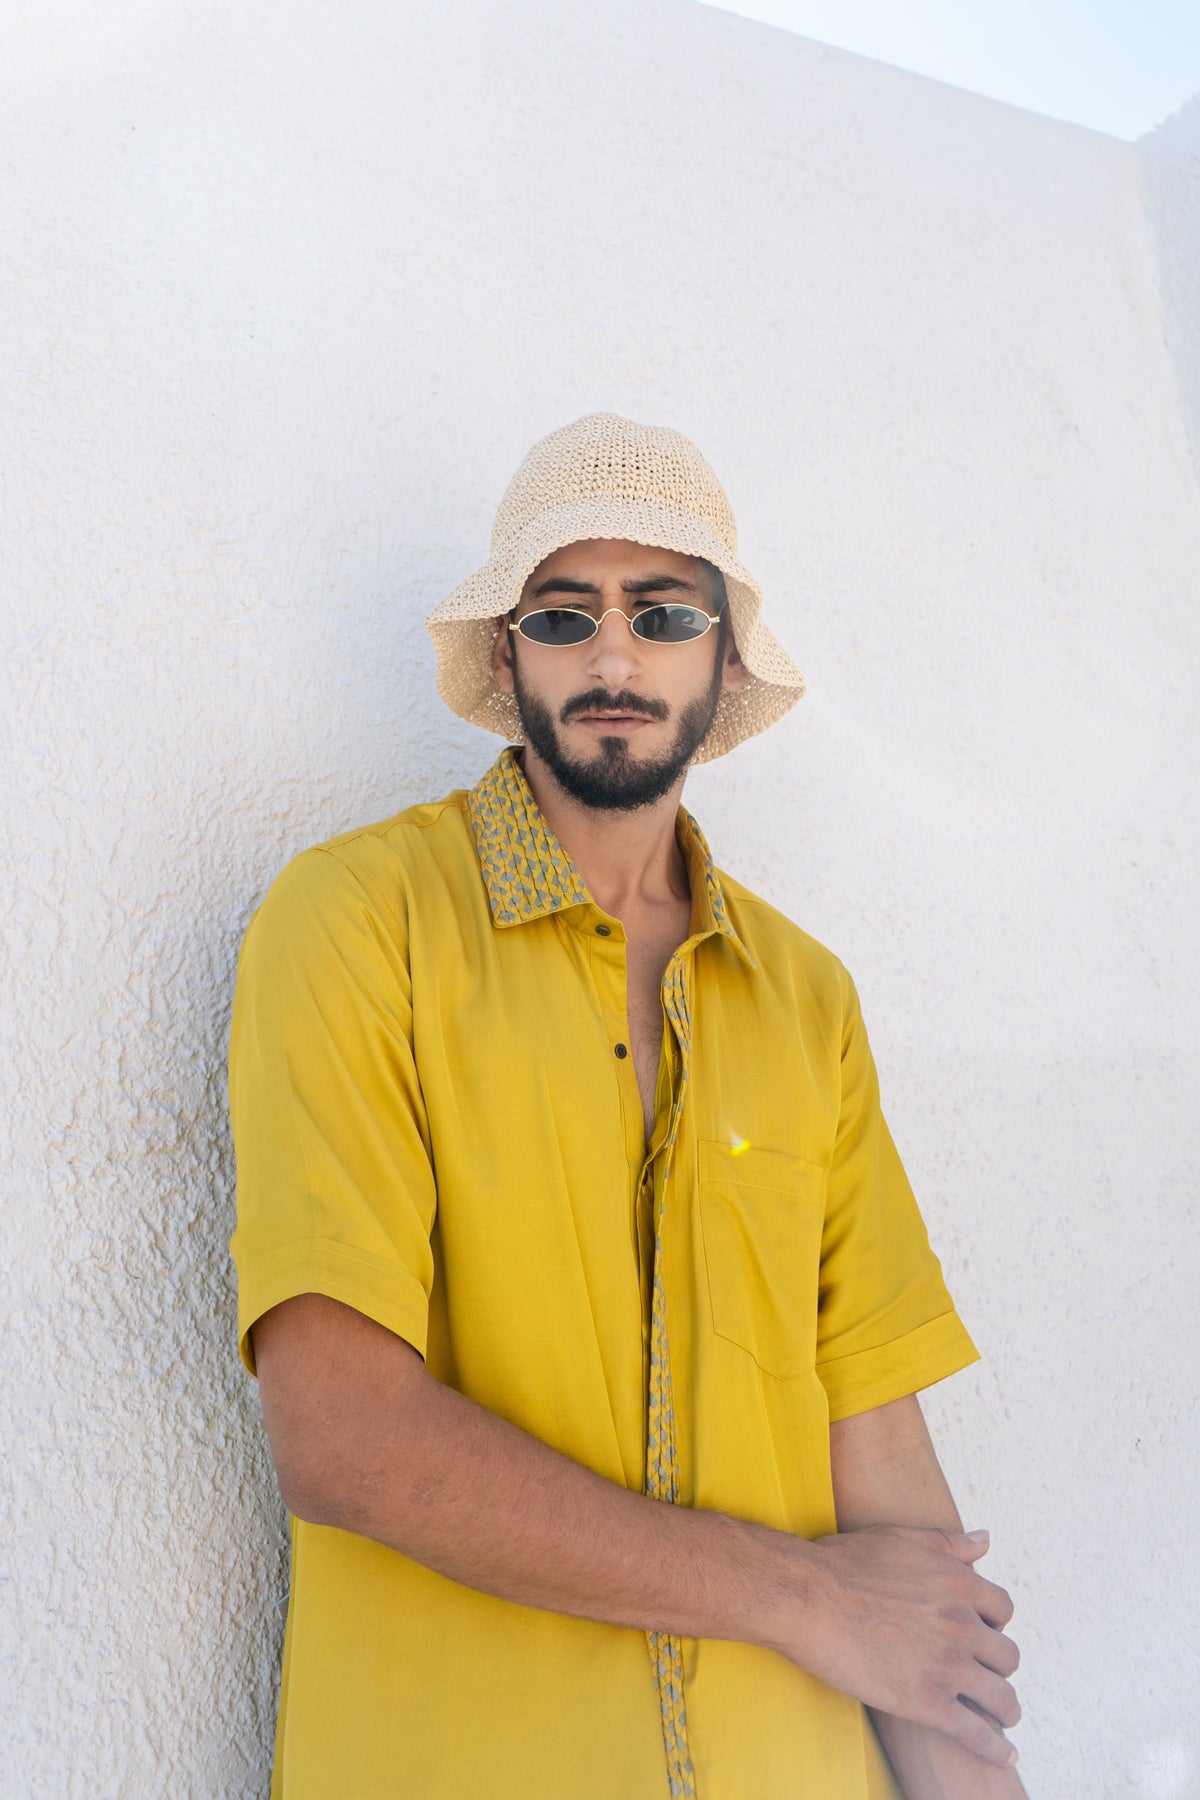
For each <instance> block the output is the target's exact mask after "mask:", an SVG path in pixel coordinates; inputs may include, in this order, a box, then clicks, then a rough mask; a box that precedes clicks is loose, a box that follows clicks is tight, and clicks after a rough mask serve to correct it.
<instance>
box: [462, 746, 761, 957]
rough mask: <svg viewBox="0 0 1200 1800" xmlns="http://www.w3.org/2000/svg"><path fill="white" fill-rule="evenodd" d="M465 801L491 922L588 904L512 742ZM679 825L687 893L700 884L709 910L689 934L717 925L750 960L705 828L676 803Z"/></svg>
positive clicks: (515, 921)
mask: <svg viewBox="0 0 1200 1800" xmlns="http://www.w3.org/2000/svg"><path fill="white" fill-rule="evenodd" d="M467 809H468V813H469V815H470V820H471V829H472V831H473V832H474V834H475V848H476V851H477V853H478V856H479V867H480V872H481V873H482V875H483V884H484V886H485V888H486V889H487V896H488V904H489V905H490V907H491V910H492V923H493V924H494V925H496V926H504V925H525V924H528V922H529V921H530V920H531V919H540V918H544V917H545V916H546V915H547V914H548V913H556V912H562V911H563V910H564V909H565V908H567V907H569V906H589V905H591V904H592V897H591V895H590V894H589V893H588V891H587V888H586V887H585V886H584V883H583V877H582V876H581V875H580V873H579V871H578V869H577V868H576V867H575V864H574V863H573V862H572V861H571V859H570V857H569V856H568V855H567V853H566V851H565V850H564V849H563V847H562V845H561V844H560V843H559V841H558V839H557V838H556V837H555V836H554V833H553V832H552V831H551V830H550V827H549V826H548V825H547V823H546V820H545V818H544V817H543V814H542V811H541V808H540V807H539V806H538V803H537V801H536V800H535V799H534V797H533V794H532V792H531V790H530V787H529V783H528V782H527V781H526V780H525V777H524V775H523V774H522V773H521V767H520V764H519V763H518V761H517V752H516V750H514V749H512V748H511V747H510V748H509V749H507V750H504V751H502V752H501V754H500V755H499V756H498V757H497V759H496V761H495V762H494V763H493V764H492V766H491V768H490V769H489V770H488V771H487V773H486V774H485V775H484V776H483V777H482V778H481V780H480V781H478V782H477V783H476V785H475V786H474V787H473V788H472V789H471V792H470V794H469V796H468V801H467ZM678 832H679V844H680V848H681V849H682V851H683V853H684V856H685V857H686V858H687V863H688V873H689V875H690V877H691V882H692V893H693V895H695V894H696V893H697V890H698V888H699V890H700V891H701V893H702V896H703V898H702V903H701V904H702V911H704V912H707V914H708V920H706V921H704V923H703V924H702V927H701V931H700V932H699V933H697V934H695V935H702V936H707V935H708V934H709V933H710V932H718V933H720V935H721V936H722V937H725V938H728V939H729V942H730V943H731V944H732V945H733V946H734V948H735V949H736V950H737V951H738V952H739V954H740V955H741V956H742V958H743V959H744V961H745V962H746V963H747V964H748V965H749V967H750V968H754V966H755V964H754V959H753V957H752V956H751V955H750V952H749V951H748V950H747V949H746V946H745V945H744V944H743V942H742V940H741V938H740V937H739V936H738V934H737V932H736V931H735V930H734V928H733V926H732V925H731V924H730V921H729V913H728V910H727V908H726V905H725V895H724V893H723V892H722V889H721V880H720V877H719V875H718V874H717V872H716V869H715V868H714V866H713V859H712V854H711V852H710V850H709V848H708V844H707V842H706V841H705V837H704V833H703V832H702V831H701V829H700V827H699V825H697V823H696V821H695V819H693V817H692V815H691V813H689V812H688V811H686V809H685V808H683V807H680V809H679V825H678Z"/></svg>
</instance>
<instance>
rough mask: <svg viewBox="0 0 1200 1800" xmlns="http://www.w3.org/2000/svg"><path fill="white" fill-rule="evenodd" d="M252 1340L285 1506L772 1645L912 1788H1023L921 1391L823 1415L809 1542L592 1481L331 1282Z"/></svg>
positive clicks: (467, 1569)
mask: <svg viewBox="0 0 1200 1800" xmlns="http://www.w3.org/2000/svg"><path fill="white" fill-rule="evenodd" d="M253 1339H254V1353H255V1362H256V1366H257V1371H258V1376H259V1382H260V1387H261V1393H262V1405H263V1416H264V1419H265V1421H266V1426H267V1433H268V1436H269V1438H270V1442H271V1449H272V1453H273V1455H274V1458H275V1466H276V1470H277V1473H278V1476H279V1486H280V1491H281V1493H282V1495H283V1499H284V1502H285V1504H286V1505H287V1506H288V1507H289V1509H290V1510H291V1511H292V1512H293V1513H295V1514H296V1515H297V1517H299V1518H302V1519H305V1520H308V1521H310V1522H312V1523H314V1524H319V1525H330V1526H335V1527H337V1528H339V1529H341V1530H344V1531H352V1532H355V1533H357V1534H359V1535H360V1536H363V1537H369V1538H373V1539H375V1540H377V1541H378V1542H379V1543H382V1544H387V1545H389V1546H391V1547H392V1548H393V1549H396V1550H400V1551H402V1552H403V1553H404V1554H405V1555H406V1556H410V1557H412V1558H414V1559H415V1560H416V1561H417V1562H421V1563H424V1564H426V1565H427V1566H428V1567H429V1568H432V1569H436V1570H437V1571H439V1572H440V1573H441V1574H443V1575H447V1576H449V1577H450V1578H451V1579H453V1580H455V1581H459V1582H462V1583H463V1584H465V1585H466V1586H468V1587H473V1588H478V1589H481V1590H482V1591H483V1592H485V1593H489V1594H494V1595H497V1596H498V1597H499V1598H501V1599H505V1600H513V1601H516V1602H518V1603H520V1604H522V1605H526V1606H537V1607H543V1608H546V1609H548V1610H550V1611H553V1612H561V1613H568V1614H572V1615H574V1616H576V1617H580V1618H587V1619H596V1620H599V1621H601V1622H603V1623H606V1624H612V1625H623V1626H629V1627H634V1628H637V1629H652V1630H670V1631H673V1632H676V1633H678V1634H679V1635H680V1636H683V1637H708V1638H727V1639H733V1640H736V1641H741V1642H745V1643H751V1644H758V1645H762V1646H764V1647H766V1648H769V1649H773V1650H776V1651H778V1652H779V1653H780V1654H782V1655H784V1656H786V1657H788V1658H790V1660H791V1661H793V1662H794V1663H796V1664H798V1665H799V1666H800V1667H801V1668H804V1669H807V1670H809V1671H810V1672H811V1673H812V1674H814V1675H817V1676H819V1677H820V1678H821V1679H823V1680H825V1681H827V1682H829V1683H831V1684H832V1685H833V1686H834V1687H837V1688H841V1689H843V1690H844V1691H845V1692H847V1693H850V1694H852V1695H854V1696H855V1697H856V1698H857V1699H859V1700H861V1701H863V1702H864V1703H865V1704H866V1705H867V1706H869V1707H870V1708H871V1712H872V1716H873V1717H874V1719H875V1723H876V1726H877V1728H878V1730H879V1733H880V1736H881V1738H882V1739H883V1742H884V1746H885V1748H886V1750H887V1752H888V1755H889V1757H890V1759H891V1762H892V1765H893V1768H894V1769H895V1771H896V1774H897V1777H898V1779H899V1781H900V1783H901V1785H902V1787H903V1789H904V1793H905V1795H906V1797H907V1800H1021V1796H1023V1794H1024V1789H1023V1788H1022V1786H1021V1783H1020V1782H1019V1780H1018V1779H1017V1776H1016V1775H1015V1773H1014V1772H1013V1770H1012V1769H1011V1767H1010V1766H1008V1764H1009V1759H1010V1757H1011V1756H1013V1755H1014V1754H1015V1753H1014V1752H1013V1751H1012V1750H1011V1749H1010V1746H1009V1745H1008V1743H1007V1742H1006V1740H1005V1739H1004V1737H1003V1735H1002V1733H1001V1731H1000V1730H999V1729H998V1727H997V1724H996V1721H999V1723H1000V1724H1001V1725H1013V1724H1015V1723H1016V1721H1017V1720H1018V1718H1019V1717H1020V1708H1019V1706H1018V1705H1017V1700H1016V1695H1015V1694H1014V1692H1013V1689H1012V1687H1011V1685H1010V1683H1009V1680H1008V1679H1007V1678H1008V1677H1009V1676H1011V1675H1012V1674H1013V1672H1014V1671H1015V1669H1016V1666H1017V1660H1018V1658H1017V1649H1016V1646H1015V1644H1013V1643H1012V1642H1011V1640H1010V1639H1008V1638H1007V1637H1005V1636H1004V1635H1003V1627H1004V1626H1005V1625H1007V1623H1008V1621H1009V1619H1010V1618H1011V1617H1012V1605H1011V1602H1010V1601H1009V1598H1008V1595H1007V1594H1006V1593H1005V1592H1004V1590H1003V1589H1002V1588H999V1587H996V1586H994V1585H993V1584H992V1583H991V1582H989V1581H986V1580H985V1579H984V1578H983V1577H982V1576H980V1575H979V1574H977V1573H976V1571H975V1570H974V1569H973V1568H972V1567H971V1564H972V1563H973V1562H974V1561H975V1560H976V1559H977V1558H978V1557H980V1556H982V1555H983V1553H984V1551H985V1549H986V1542H982V1543H978V1542H972V1541H971V1540H969V1539H967V1538H965V1537H964V1536H963V1535H962V1532H961V1523H960V1520H959V1517H958V1514H957V1512H956V1510H955V1507H954V1502H953V1500H952V1498H951V1496H950V1492H949V1489H948V1487H947V1486H946V1482H945V1479H944V1477H943V1476H942V1472H941V1469H940V1468H939V1466H938V1462H937V1458H936V1456H935V1454H934V1451H933V1447H932V1445H931V1443H930V1440H929V1435H928V1433H927V1431H926V1430H925V1425H924V1421H923V1419H922V1418H921V1412H920V1408H919V1406H918V1403H917V1401H916V1399H915V1397H910V1398H909V1399H906V1400H898V1401H895V1402H893V1403H892V1404H891V1405H889V1406H882V1407H877V1408H875V1409H874V1410H873V1411H871V1412H867V1413H863V1414H860V1415H858V1416H857V1417H853V1418H849V1419H844V1420H841V1421H839V1422H838V1423H837V1424H835V1425H834V1426H833V1427H832V1428H831V1454H832V1468H833V1481H834V1495H835V1501H836V1506H837V1514H838V1522H839V1528H840V1529H839V1533H838V1535H837V1536H833V1537H827V1538H822V1539H818V1540H817V1541H816V1542H815V1543H809V1542H807V1541H806V1540H804V1539H802V1538H797V1537H793V1536H791V1535H790V1534H789V1533H787V1532H781V1531H774V1530H770V1529H768V1528H767V1527H765V1526H760V1525H754V1524H750V1523H748V1522H747V1521H745V1520H740V1519H734V1518H730V1517H727V1516H726V1515H724V1514H721V1513H716V1512H706V1511H701V1510H698V1509H692V1508H688V1507H672V1506H668V1505H665V1504H663V1503H662V1502H660V1501H657V1500H652V1499H649V1498H647V1497H646V1496H644V1495H641V1494H636V1493H632V1492H630V1491H629V1490H628V1489H626V1488H623V1487H621V1486H619V1485H617V1484H616V1483H613V1482H610V1481H607V1480H605V1479H604V1478H603V1477H602V1476H599V1475H596V1474H594V1473H593V1472H592V1471H591V1470H589V1469H586V1468H584V1467H583V1466H582V1465H580V1464H579V1463H576V1462H573V1461H571V1460H570V1458H568V1457H565V1456H563V1455H561V1454H560V1453H559V1452H558V1451H556V1450H552V1449H551V1448H549V1446H547V1445H546V1444H543V1443H541V1442H540V1441H539V1440H538V1439H536V1438H534V1437H531V1436H529V1435H528V1434H527V1433H526V1432H523V1431H521V1430H520V1429H518V1428H517V1427H516V1426H514V1425H511V1424H509V1423H508V1422H507V1421H506V1420H504V1419H501V1418H499V1417H497V1416H496V1415H495V1414H494V1413H491V1412H489V1411H488V1410H487V1409H486V1408H484V1407H481V1406H479V1405H477V1404H476V1403H475V1402H474V1401H472V1400H469V1399H467V1398H466V1397H465V1396H464V1395H462V1394H459V1393H457V1392H456V1391H455V1390H453V1389H452V1388H448V1387H445V1386H444V1385H443V1384H442V1383H440V1382H438V1381H437V1380H436V1379H435V1378H434V1377H433V1376H432V1375H430V1374H429V1373H428V1371H427V1370H426V1368H425V1365H424V1363H423V1362H422V1360H421V1358H420V1357H419V1356H418V1354H417V1352H416V1351H415V1350H413V1349H412V1348H411V1346H410V1345H408V1344H406V1343H405V1342H404V1341H403V1339H401V1338H398V1337H396V1336H394V1335H393V1334H392V1333H391V1332H389V1331H386V1330H385V1329H384V1328H383V1327H382V1326H381V1325H378V1324H376V1323H375V1322H374V1321H373V1320H371V1319H368V1318H366V1317H365V1316H364V1315H362V1314H360V1313H358V1312H355V1311H353V1310H352V1309H351V1308H349V1307H346V1306H343V1305H341V1304H340V1303H339V1302H337V1301H335V1300H330V1299H326V1298H325V1297H324V1296H323V1295H318V1294H304V1295H300V1296H298V1297H296V1298H295V1299H292V1300H286V1301H284V1302H283V1304H282V1305H280V1306H277V1307H274V1308H273V1309H272V1310H271V1311H270V1312H268V1313H266V1314H264V1315H263V1317H262V1318H261V1319H259V1321H258V1322H257V1324H256V1325H255V1326H254V1331H253ZM964 1701H966V1702H967V1704H964Z"/></svg>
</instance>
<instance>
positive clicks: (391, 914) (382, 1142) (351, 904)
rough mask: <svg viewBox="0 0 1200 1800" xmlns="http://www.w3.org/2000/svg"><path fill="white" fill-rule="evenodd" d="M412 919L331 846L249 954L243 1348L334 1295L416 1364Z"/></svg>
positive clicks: (238, 1050)
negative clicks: (310, 1299) (260, 1323)
mask: <svg viewBox="0 0 1200 1800" xmlns="http://www.w3.org/2000/svg"><path fill="white" fill-rule="evenodd" d="M404 918H405V915H404V911H403V908H402V906H400V905H398V904H393V903H389V904H387V905H386V906H385V905H382V904H380V902H379V901H378V899H377V898H376V897H373V896H372V895H371V894H370V893H368V891H367V890H366V888H364V886H363V885H362V884H361V882H360V880H359V878H358V876H357V875H356V874H355V872H354V871H353V869H352V868H350V867H349V866H348V865H347V864H346V862H345V861H344V860H343V859H342V857H341V856H340V855H339V854H338V853H337V851H336V850H321V849H318V850H308V851H305V852H304V853H303V855H301V856H299V857H297V858H296V859H295V861H294V862H292V863H291V864H289V866H288V867H287V868H286V869H285V870H284V871H283V873H282V875H280V876H279V877H278V879H277V880H276V881H275V882H274V884H273V885H272V887H271V889H270V890H269V892H268V894H267V896H266V898H265V900H264V901H263V903H262V905H261V906H260V908H259V909H258V911H257V913H256V914H255V915H254V918H253V919H252V920H251V923H250V928H249V930H248V932H247V934H246V939H245V943H244V944H243V946H242V953H241V958H240V961H239V965H238V978H237V987H236V991H235V995H234V1006H233V1024H232V1030H231V1036H230V1058H229V1092H230V1113H231V1119H232V1125H233V1140H234V1150H235V1154H236V1158H237V1229H236V1231H235V1232H234V1236H233V1240H232V1243H231V1245H230V1249H231V1251H232V1254H233V1259H234V1263H235V1266H236V1269H237V1276H238V1338H239V1346H240V1349H241V1354H242V1359H243V1361H244V1362H245V1364H246V1367H247V1368H248V1369H249V1370H250V1371H251V1373H253V1372H254V1360H253V1353H252V1347H251V1342H250V1337H249V1332H250V1328H251V1326H252V1325H253V1324H254V1322H255V1320H256V1319H258V1318H261V1317H262V1315H263V1313H265V1312H266V1311H267V1310H268V1309H269V1308H270V1307H272V1306H277V1305H278V1304H279V1303H280V1302H281V1301H283V1300H287V1299H290V1298H292V1297H293V1296H294V1295H297V1294H304V1293H318V1294H327V1295H328V1296H329V1297H330V1298H331V1299H334V1300H340V1301H343V1302H344V1303H345V1304H346V1305H348V1306H352V1307H354V1308H355V1309H356V1310H357V1311H359V1312H362V1313H366V1314H367V1315H368V1316H369V1317H370V1318H373V1319H375V1320H377V1321H378V1322H379V1324H381V1325H383V1326H386V1328H387V1329H388V1330H389V1331H393V1332H395V1333H396V1334H397V1335H398V1336H400V1337H402V1338H405V1339H406V1340H407V1341H408V1342H409V1343H410V1344H412V1345H413V1346H414V1348H415V1349H416V1350H418V1351H419V1352H420V1353H421V1354H422V1355H424V1352H425V1335H426V1325H427V1319H428V1302H429V1293H430V1289H431V1286H432V1281H433V1256H432V1252H431V1249H430V1241H429V1240H430V1231H431V1229H432V1225H433V1217H434V1209H435V1187H434V1179H433V1171H432V1167H431V1163H430V1157H429V1147H428V1127H427V1121H426V1118H425V1112H424V1107H423V1103H422V1098H421V1089H420V1083H419V1081H418V1079H417V1071H416V1066H415V1063H414V1060H413V1050H412V999H411V983H410V979H409V969H408V960H407V935H406V931H405V926H404Z"/></svg>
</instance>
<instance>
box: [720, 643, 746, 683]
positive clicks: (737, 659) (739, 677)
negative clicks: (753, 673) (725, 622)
mask: <svg viewBox="0 0 1200 1800" xmlns="http://www.w3.org/2000/svg"><path fill="white" fill-rule="evenodd" d="M749 685H750V671H749V669H748V668H747V667H746V665H745V663H744V662H743V661H742V659H741V656H740V654H739V652H738V647H737V645H736V644H735V643H734V641H733V633H732V631H731V632H730V633H729V640H728V642H727V643H726V645H725V655H724V657H723V658H722V660H721V690H722V692H723V693H727V694H734V693H737V692H738V690H739V689H740V688H744V687H749Z"/></svg>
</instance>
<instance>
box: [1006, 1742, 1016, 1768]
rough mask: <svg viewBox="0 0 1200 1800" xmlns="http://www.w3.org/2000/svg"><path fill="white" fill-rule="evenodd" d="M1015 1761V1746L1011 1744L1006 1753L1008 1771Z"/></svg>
mask: <svg viewBox="0 0 1200 1800" xmlns="http://www.w3.org/2000/svg"><path fill="white" fill-rule="evenodd" d="M1016 1761H1017V1746H1016V1745H1015V1744H1012V1745H1011V1746H1010V1747H1009V1752H1008V1766H1009V1768H1010V1769H1011V1768H1012V1766H1013V1764H1014V1763H1015V1762H1016Z"/></svg>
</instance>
